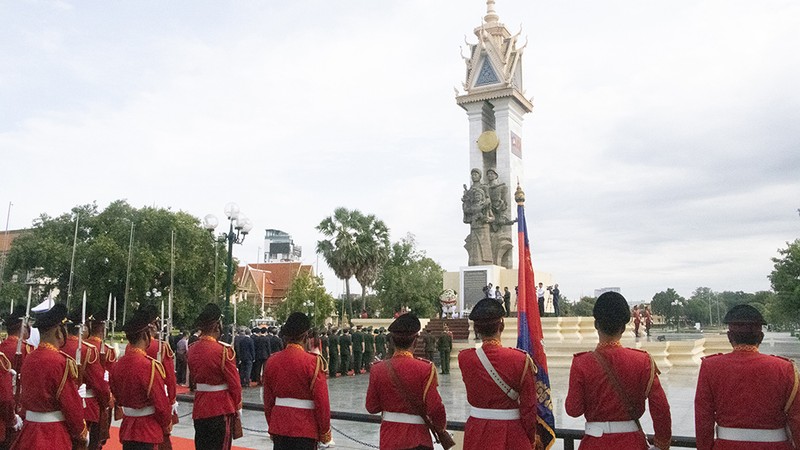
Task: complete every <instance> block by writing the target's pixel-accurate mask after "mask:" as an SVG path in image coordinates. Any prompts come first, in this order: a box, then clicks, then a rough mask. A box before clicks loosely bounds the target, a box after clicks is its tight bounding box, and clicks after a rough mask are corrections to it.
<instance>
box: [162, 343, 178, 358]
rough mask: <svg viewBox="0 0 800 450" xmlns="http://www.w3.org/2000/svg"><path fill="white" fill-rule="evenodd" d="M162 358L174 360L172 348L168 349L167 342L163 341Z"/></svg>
mask: <svg viewBox="0 0 800 450" xmlns="http://www.w3.org/2000/svg"><path fill="white" fill-rule="evenodd" d="M163 351H164V356H165V357H167V358H175V352H173V351H172V347H170V345H169V342H167V341H164V350H163Z"/></svg>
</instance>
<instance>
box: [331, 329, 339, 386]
mask: <svg viewBox="0 0 800 450" xmlns="http://www.w3.org/2000/svg"><path fill="white" fill-rule="evenodd" d="M328 353H329V356H330V358H331V359H330V360H329V361H328V376H330V377H331V378H336V369H338V368H339V337H338V336H336V327H334V328H331V329H330V331H328Z"/></svg>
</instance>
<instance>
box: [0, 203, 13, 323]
mask: <svg viewBox="0 0 800 450" xmlns="http://www.w3.org/2000/svg"><path fill="white" fill-rule="evenodd" d="M11 205H13V203H11V202H8V212H7V213H6V232H5V235H4V236H3V248H4V249H5V250H3V260H2V261H0V287H3V275H5V273H6V260H7V259H8V256H7V254H8V251H9V250H10V249H9V248H8V247H9V245H8V222H9V220H11ZM11 312H12V313H13V312H14V299H13V297H12V299H11Z"/></svg>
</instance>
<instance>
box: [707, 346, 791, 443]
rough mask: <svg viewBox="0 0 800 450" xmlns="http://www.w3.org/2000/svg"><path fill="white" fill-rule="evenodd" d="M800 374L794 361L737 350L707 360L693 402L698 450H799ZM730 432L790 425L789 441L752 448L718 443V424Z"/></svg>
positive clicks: (724, 441) (721, 441) (722, 441)
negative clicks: (799, 384) (738, 429)
mask: <svg viewBox="0 0 800 450" xmlns="http://www.w3.org/2000/svg"><path fill="white" fill-rule="evenodd" d="M797 395H798V373H797V369H796V368H795V367H794V364H792V362H791V361H789V360H786V359H783V358H780V357H777V356H771V355H764V354H762V353H758V352H753V351H740V350H734V351H733V352H731V353H726V354H724V355H723V354H719V355H712V356H709V357H706V358H704V359H703V363H702V365H701V366H700V374H699V376H698V378H697V390H696V391H695V398H694V423H695V432H696V433H697V448H698V449H702V450H710V449H712V448H713V449H717V450H719V449H722V450H729V449H730V450H738V449H748V450H768V449H769V450H777V449H787V450H788V449H795V448H798V447H797V446H798V444H800V401H798V399H796V398H795V396H797ZM715 422H716V424H717V425H720V426H723V427H730V428H750V429H776V428H784V427H786V426H788V427H789V430H791V434H792V436H794V442H795V445H791V444H790V443H788V442H778V443H766V442H761V443H750V442H736V441H726V440H715V439H714V423H715Z"/></svg>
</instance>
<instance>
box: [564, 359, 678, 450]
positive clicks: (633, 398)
mask: <svg viewBox="0 0 800 450" xmlns="http://www.w3.org/2000/svg"><path fill="white" fill-rule="evenodd" d="M597 351H599V352H600V353H601V354H602V355H604V356H605V357H606V359H607V360H608V362H609V365H610V366H611V369H612V370H613V371H614V373H615V374H616V375H617V378H618V379H619V382H620V384H621V385H622V389H623V390H624V391H625V393H626V394H627V396H628V398H630V402H631V403H632V404H633V405H634V406H635V409H636V418H639V417H641V416H642V414H644V402H645V400H647V401H648V403H649V406H650V416H651V417H652V419H653V428H654V430H655V442H656V445H658V444H662V445H666V444H667V443H668V442H669V441H670V440H671V438H672V418H671V416H670V412H669V404H668V403H667V397H666V395H664V389H662V387H661V383H660V382H659V380H658V369H657V368H656V366H655V363H654V362H653V359H652V358H650V355H649V354H648V353H647V352H644V351H640V350H634V349H630V348H623V347H614V346H607V347H600V348H599V350H597ZM564 407H565V409H566V411H567V414H569V415H570V416H572V417H578V416H581V415H583V416H584V417H585V418H586V421H587V422H616V421H628V420H632V419H631V417H630V414H629V413H628V408H627V407H626V406H625V403H623V400H622V399H620V398H619V395H618V394H617V391H616V390H614V387H613V385H612V384H611V382H609V380H608V377H606V374H605V371H604V370H603V367H602V366H601V365H600V363H598V362H597V360H596V359H595V357H594V355H592V352H584V353H578V354H576V355H575V357H574V359H573V360H572V369H571V370H570V373H569V391H568V392H567V399H566V401H565V402H564ZM580 448H581V449H584V450H585V449H608V448H624V449H630V450H636V449H646V448H648V445H647V444H646V443H645V439H644V437H643V436H642V433H641V432H631V433H613V434H604V435H603V436H601V437H593V436H584V438H583V439H582V440H581V446H580Z"/></svg>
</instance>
